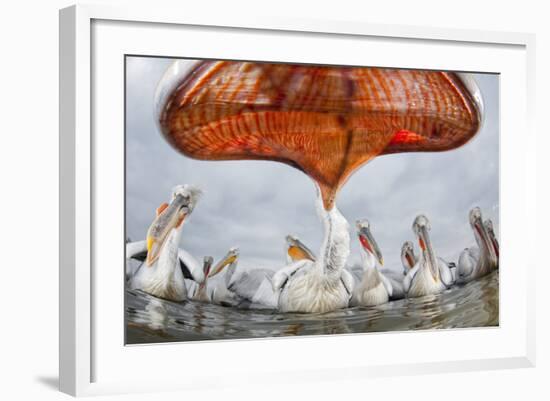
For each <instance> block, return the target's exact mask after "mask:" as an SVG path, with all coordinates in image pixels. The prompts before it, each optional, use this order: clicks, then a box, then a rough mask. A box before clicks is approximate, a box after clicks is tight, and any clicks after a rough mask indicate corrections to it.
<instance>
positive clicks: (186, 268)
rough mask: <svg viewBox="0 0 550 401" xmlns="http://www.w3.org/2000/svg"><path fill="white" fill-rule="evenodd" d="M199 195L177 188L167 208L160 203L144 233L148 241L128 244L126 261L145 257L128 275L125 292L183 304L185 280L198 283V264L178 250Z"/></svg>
mask: <svg viewBox="0 0 550 401" xmlns="http://www.w3.org/2000/svg"><path fill="white" fill-rule="evenodd" d="M200 195H201V191H200V190H199V189H198V188H196V187H193V186H190V185H178V186H176V187H175V188H174V189H173V191H172V200H171V202H170V204H167V203H163V204H162V205H161V206H160V207H159V208H158V209H157V216H156V218H155V220H154V221H153V223H152V224H151V226H150V227H149V230H148V232H147V239H146V240H145V241H139V242H138V243H129V244H127V246H126V248H127V255H126V257H127V258H133V257H134V258H139V257H143V256H144V255H145V259H144V263H143V265H141V266H140V267H139V268H138V269H136V270H135V271H134V272H133V274H131V275H130V277H129V279H128V282H127V288H129V289H139V290H142V291H144V292H147V293H149V294H151V295H154V296H156V297H159V298H164V299H168V300H172V301H183V300H184V299H186V297H187V288H186V285H185V277H186V276H188V277H189V278H191V279H193V280H195V281H196V282H198V283H201V282H202V281H203V280H204V273H203V271H202V268H201V266H200V264H199V263H198V262H197V261H196V260H195V259H194V258H193V257H192V256H191V255H190V254H189V253H187V252H186V251H184V250H183V249H179V247H178V245H179V241H180V237H181V230H182V227H183V223H184V221H185V220H186V219H187V218H188V217H189V215H190V214H191V213H192V212H193V210H194V208H195V206H196V204H197V201H198V199H199V198H200Z"/></svg>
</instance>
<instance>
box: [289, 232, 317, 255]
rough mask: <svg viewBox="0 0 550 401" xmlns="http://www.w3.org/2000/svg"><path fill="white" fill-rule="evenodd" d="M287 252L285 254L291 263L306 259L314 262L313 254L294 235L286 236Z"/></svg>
mask: <svg viewBox="0 0 550 401" xmlns="http://www.w3.org/2000/svg"><path fill="white" fill-rule="evenodd" d="M286 244H287V250H286V253H287V255H288V257H289V258H290V259H291V260H292V262H297V261H299V260H304V259H308V260H311V261H312V262H315V256H314V255H313V252H311V250H310V249H309V248H308V247H307V246H306V245H305V244H304V243H303V242H302V241H300V240H299V239H298V237H296V236H294V235H290V234H289V235H287V236H286Z"/></svg>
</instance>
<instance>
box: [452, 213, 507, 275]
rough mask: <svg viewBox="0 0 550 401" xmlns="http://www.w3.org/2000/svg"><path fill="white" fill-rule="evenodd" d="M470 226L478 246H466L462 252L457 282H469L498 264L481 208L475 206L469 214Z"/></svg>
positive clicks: (493, 268)
mask: <svg viewBox="0 0 550 401" xmlns="http://www.w3.org/2000/svg"><path fill="white" fill-rule="evenodd" d="M469 220H470V226H471V227H472V230H473V232H474V237H475V240H476V243H477V247H476V246H473V247H470V248H466V249H464V250H463V251H462V253H461V254H460V257H459V259H458V267H457V273H458V274H457V282H459V283H462V284H464V283H467V282H470V281H472V280H475V279H476V278H479V277H482V276H484V275H486V274H488V273H490V272H491V271H493V270H495V269H496V268H497V266H498V258H497V253H496V248H495V247H494V245H493V243H492V241H491V237H490V235H489V233H488V232H487V231H488V230H487V227H486V226H485V225H484V224H483V220H482V216H481V209H480V208H479V207H474V208H473V209H472V210H470V214H469Z"/></svg>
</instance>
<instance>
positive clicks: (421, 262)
mask: <svg viewBox="0 0 550 401" xmlns="http://www.w3.org/2000/svg"><path fill="white" fill-rule="evenodd" d="M412 228H413V232H414V233H415V235H416V237H417V239H418V244H419V245H420V249H421V253H420V257H419V258H418V261H417V262H416V264H415V266H414V267H413V268H412V269H410V271H409V272H408V273H407V275H406V276H405V279H404V280H403V285H404V287H405V290H406V291H407V296H408V297H421V296H424V295H429V294H438V293H440V292H442V291H443V290H445V289H446V288H447V286H446V285H445V283H444V282H443V281H442V275H441V272H440V263H439V260H438V259H437V256H436V254H435V251H434V249H433V247H432V242H431V239H430V235H429V233H428V232H429V231H430V229H431V227H430V222H429V220H428V218H427V217H426V216H424V215H419V216H417V217H416V219H415V220H414V223H413V227H412ZM449 274H450V272H449Z"/></svg>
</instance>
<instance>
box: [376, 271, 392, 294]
mask: <svg viewBox="0 0 550 401" xmlns="http://www.w3.org/2000/svg"><path fill="white" fill-rule="evenodd" d="M379 274H380V278H381V279H382V284H384V287H386V291H387V292H388V295H389V296H390V297H391V296H392V295H393V286H392V284H391V282H390V280H388V278H387V277H386V276H385V275H383V274H382V273H379Z"/></svg>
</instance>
